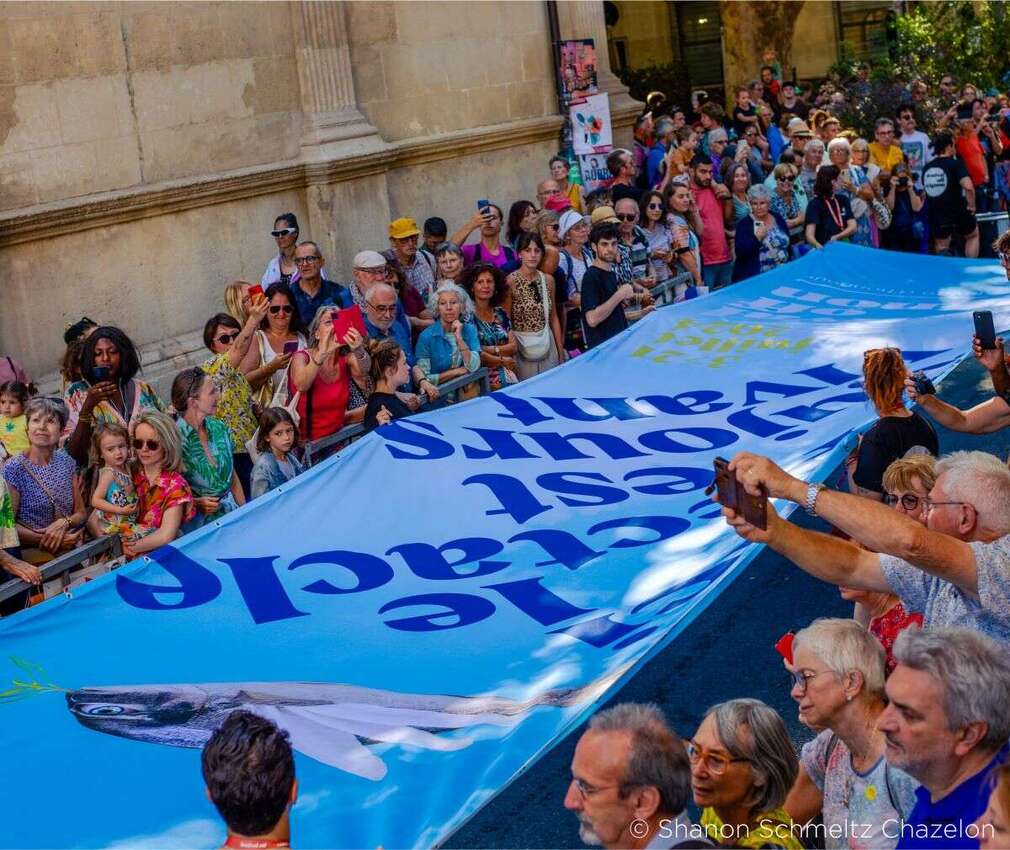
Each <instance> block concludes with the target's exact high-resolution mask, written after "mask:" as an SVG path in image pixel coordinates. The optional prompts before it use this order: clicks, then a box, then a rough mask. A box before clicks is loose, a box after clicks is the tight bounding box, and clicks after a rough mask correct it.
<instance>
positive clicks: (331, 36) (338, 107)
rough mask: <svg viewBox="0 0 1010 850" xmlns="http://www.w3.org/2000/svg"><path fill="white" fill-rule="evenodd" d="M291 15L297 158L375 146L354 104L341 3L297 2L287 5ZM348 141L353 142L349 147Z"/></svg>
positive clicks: (369, 127)
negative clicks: (298, 125)
mask: <svg viewBox="0 0 1010 850" xmlns="http://www.w3.org/2000/svg"><path fill="white" fill-rule="evenodd" d="M291 14H292V18H293V21H292V23H293V29H294V33H295V59H296V61H297V64H298V84H299V89H300V91H301V106H302V114H303V116H304V117H303V124H302V154H303V156H304V157H306V158H308V159H327V158H330V157H332V156H334V155H341V154H343V155H347V154H348V153H357V152H359V151H360V150H362V149H370V148H373V147H374V146H375V145H376V144H381V141H382V140H381V139H380V138H379V136H378V132H377V131H376V129H375V127H373V126H372V125H371V124H369V123H368V121H367V120H366V119H365V116H364V115H362V114H361V112H360V111H359V110H358V106H357V102H356V100H355V96H354V77H353V75H352V74H351V57H350V49H349V47H348V44H347V22H346V18H345V14H346V12H345V9H344V3H343V2H342V0H341V2H335V0H326V2H305V0H297V2H294V3H292V4H291ZM349 140H357V141H356V142H354V143H352V144H350V145H349V144H347V142H348V141H349Z"/></svg>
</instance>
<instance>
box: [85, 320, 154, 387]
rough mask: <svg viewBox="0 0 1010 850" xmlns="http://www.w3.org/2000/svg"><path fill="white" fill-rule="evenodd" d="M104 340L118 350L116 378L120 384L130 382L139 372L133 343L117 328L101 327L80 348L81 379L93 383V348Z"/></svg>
mask: <svg viewBox="0 0 1010 850" xmlns="http://www.w3.org/2000/svg"><path fill="white" fill-rule="evenodd" d="M103 339H106V340H108V341H109V342H111V343H112V344H113V345H114V346H116V348H118V349H119V374H118V375H117V376H116V377H117V378H118V380H119V381H120V382H122V383H125V382H126V381H129V380H132V379H133V378H135V377H136V376H137V373H138V372H139V371H140V355H139V354H137V347H136V346H135V345H134V344H133V341H132V340H131V339H130V338H129V337H128V336H127V335H126V334H125V333H123V332H122V331H121V330H120V329H119V328H115V327H112V326H111V325H102V326H101V327H98V328H95V329H94V330H93V331H92V332H91V336H89V337H88V338H87V339H86V340H84V344H83V345H82V346H81V359H80V370H81V377H82V378H84V380H86V381H87V382H88V383H89V384H94V383H95V346H97V345H98V343H99V341H101V340H103Z"/></svg>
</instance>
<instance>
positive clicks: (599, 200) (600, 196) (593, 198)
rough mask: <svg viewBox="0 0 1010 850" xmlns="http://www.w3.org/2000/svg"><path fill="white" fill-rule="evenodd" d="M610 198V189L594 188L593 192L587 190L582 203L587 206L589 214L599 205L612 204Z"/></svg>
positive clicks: (606, 205) (607, 205)
mask: <svg viewBox="0 0 1010 850" xmlns="http://www.w3.org/2000/svg"><path fill="white" fill-rule="evenodd" d="M610 200H611V199H610V189H608V188H605V187H602V188H599V189H593V191H592V192H586V194H585V196H584V197H583V198H582V205H583V206H584V207H585V208H586V214H587V215H589V214H591V213H592V211H593V210H595V209H596V208H597V207H609V206H611V203H610Z"/></svg>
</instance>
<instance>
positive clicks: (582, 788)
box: [572, 776, 622, 800]
mask: <svg viewBox="0 0 1010 850" xmlns="http://www.w3.org/2000/svg"><path fill="white" fill-rule="evenodd" d="M572 782H573V783H574V784H575V790H577V791H578V792H579V795H580V796H581V797H582V799H583V800H585V799H587V798H589V797H592V796H593V794H599V793H600V792H601V791H608V790H609V789H611V788H621V787H622V786H621V784H620V783H618V784H617V785H590V784H589V783H588V782H586V780H585V779H579V777H577V776H573V777H572Z"/></svg>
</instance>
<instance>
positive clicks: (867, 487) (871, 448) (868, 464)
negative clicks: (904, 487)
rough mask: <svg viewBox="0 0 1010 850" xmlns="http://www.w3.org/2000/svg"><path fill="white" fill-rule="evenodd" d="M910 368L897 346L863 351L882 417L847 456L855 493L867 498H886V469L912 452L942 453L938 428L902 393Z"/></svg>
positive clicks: (870, 390)
mask: <svg viewBox="0 0 1010 850" xmlns="http://www.w3.org/2000/svg"><path fill="white" fill-rule="evenodd" d="M907 377H908V367H907V366H906V365H905V361H904V360H903V359H902V357H901V352H900V351H899V350H898V349H897V348H872V349H870V350H869V351H866V352H864V353H863V388H864V389H865V391H866V395H867V398H869V400H870V403H871V404H872V405H873V407H874V409H875V410H876V411H877V415H878V416H879V417H880V418H879V419H877V421H876V422H874V423H873V425H872V426H871V427H870V429H869V430H868V431H867V432H866V433H865V434H863V435H862V437H860V440H859V445H858V446H857V447H856V450H855V451H854V452H853V453H852V454H851V455H850V456H849V458H848V459H847V460H846V462H845V465H846V468H847V470H848V476H849V492H851V493H855V494H856V495H859V496H863V497H865V498H867V499H874V500H875V501H878V502H879V501H881V500H882V499H883V498H884V470H885V469H887V467H888V466H890V464H891V463H892V462H893V461H896V460H897V459H898V458H902V457H905V456H906V455H909V454H921V453H925V454H930V455H933V456H934V457H936V455H937V454H939V451H940V444H939V441H938V440H937V438H936V431H934V430H933V426H932V425H930V423H929V421H928V420H927V419H926V418H925V417H923V416H922V415H921V414H920V413H919V412H918V411H915V410H909V409H908V408H906V407H905V403H904V399H903V398H902V392H903V391H904V389H905V378H907Z"/></svg>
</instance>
